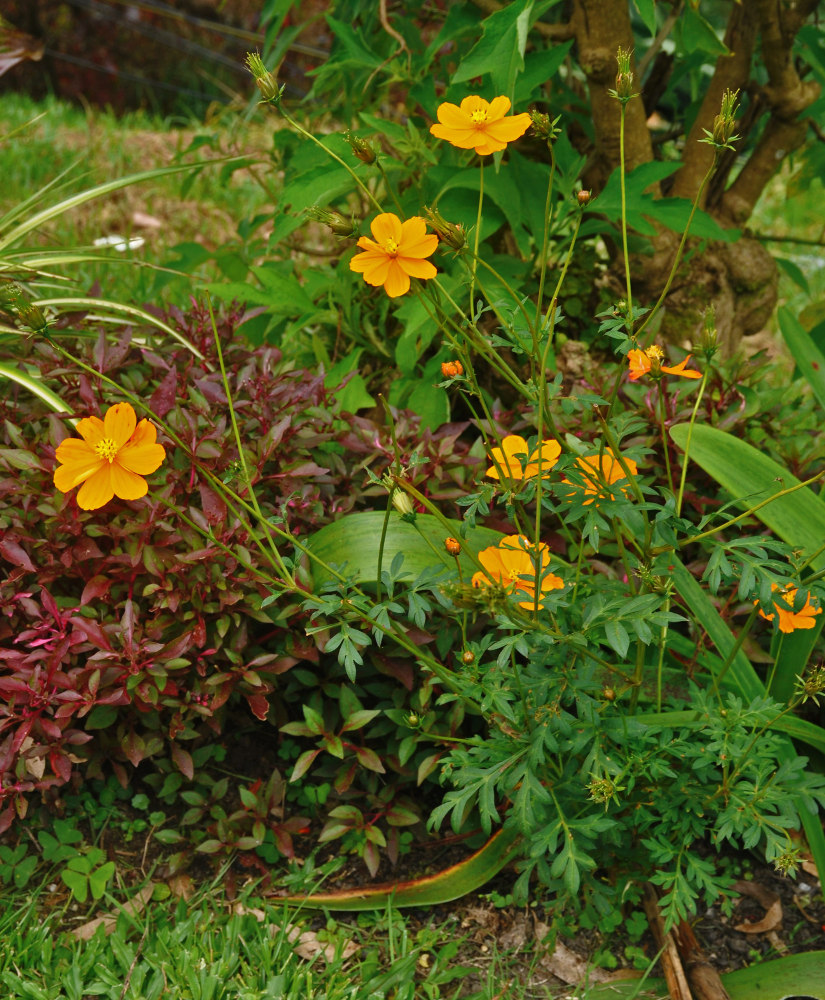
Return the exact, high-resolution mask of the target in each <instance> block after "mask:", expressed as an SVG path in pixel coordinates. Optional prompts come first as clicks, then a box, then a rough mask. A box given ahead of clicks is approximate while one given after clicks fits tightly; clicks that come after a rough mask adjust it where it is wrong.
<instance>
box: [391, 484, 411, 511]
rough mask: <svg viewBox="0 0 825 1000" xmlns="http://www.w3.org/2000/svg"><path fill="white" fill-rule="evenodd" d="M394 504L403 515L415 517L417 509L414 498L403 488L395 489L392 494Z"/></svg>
mask: <svg viewBox="0 0 825 1000" xmlns="http://www.w3.org/2000/svg"><path fill="white" fill-rule="evenodd" d="M392 505H393V507H395V509H396V510H397V511H398V513H399V514H401V515H402V516H403V517H409V516H413V517H415V509H414V508H413V505H412V500H410V498H409V497H408V496H407V494H406V493H405V492H404V491H403V490H394V491H393V494H392Z"/></svg>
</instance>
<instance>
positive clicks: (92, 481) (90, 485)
mask: <svg viewBox="0 0 825 1000" xmlns="http://www.w3.org/2000/svg"><path fill="white" fill-rule="evenodd" d="M111 468H112V466H111V465H110V464H109V462H103V463H102V465H101V467H100V468H99V469H98V471H97V472H96V473H95V474H94V475H93V476H90V477H89V478H88V479H87V480H86V482H85V483H84V484H83V485H82V486H81V487H80V489H79V490H78V491H77V506H78V507H80V508H81V510H97V509H98V508H99V507H105V506H106V504H107V503H108V502H109V501H110V500H111V499H112V497H113V496H114V495H115V491H114V490H113V489H112V477H111V473H110V470H111Z"/></svg>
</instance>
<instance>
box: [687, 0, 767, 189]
mask: <svg viewBox="0 0 825 1000" xmlns="http://www.w3.org/2000/svg"><path fill="white" fill-rule="evenodd" d="M771 2H774V0H771ZM756 31H757V21H756V18H754V17H753V14H752V12H750V11H749V10H747V9H746V6H745V4H734V6H733V9H732V10H731V13H730V18H729V19H728V26H727V28H726V30H725V45H726V46H727V48H728V51H729V53H730V54H729V55H721V56H719V58H718V59H717V60H716V69H715V70H714V73H713V78H712V79H711V81H710V85H709V86H708V89H707V91H706V93H705V98H704V100H703V101H702V107H701V108H700V109H699V114H698V115H697V116H696V121H695V122H694V123H693V127H692V128H691V130H690V133H689V134H688V137H687V141H686V143H685V155H684V157H683V165H682V168H681V170H679V172H678V173H677V174H676V176H675V178H674V181H673V187H672V188H671V190H670V194H671V195H672V196H673V197H676V198H687V199H688V200H689V201H693V199H694V198H695V197H696V194H697V192H698V191H699V187H700V185H701V183H702V178H703V177H704V176H705V174H706V173H707V172H708V170H709V169H710V167H711V164H712V163H713V157H714V155H715V154H714V150H713V147H712V146H709V145H708V144H707V143H704V142H700V140H701V139H703V138H704V137H705V132H704V130H705V129H707V130H708V132H711V131H712V130H713V119H714V118H715V117H716V115H718V114H719V109H720V108H721V106H722V95H723V94H724V92H725V91H726V90H743V89H744V88H745V86H746V85H747V83H748V80H749V78H750V71H751V57H752V55H753V47H754V45H755V43H756ZM705 200H706V196H705V197H703V199H702V204H701V205H700V206H699V207H700V208H704V207H705Z"/></svg>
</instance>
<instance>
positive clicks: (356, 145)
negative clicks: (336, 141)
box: [344, 132, 378, 163]
mask: <svg viewBox="0 0 825 1000" xmlns="http://www.w3.org/2000/svg"><path fill="white" fill-rule="evenodd" d="M344 138H345V139H346V140H347V142H348V143H349V144H350V146H351V147H352V151H353V153H355V155H356V156H357V157H358V159H359V160H360V161H361V162H362V163H375V161H376V160H377V159H378V154H377V152H376V150H375V147H374V146H373V145H372V144H371V143H369V142H367V140H366V139H361V138H359V137H358V136H357V135H353V134H352V132H345V133H344Z"/></svg>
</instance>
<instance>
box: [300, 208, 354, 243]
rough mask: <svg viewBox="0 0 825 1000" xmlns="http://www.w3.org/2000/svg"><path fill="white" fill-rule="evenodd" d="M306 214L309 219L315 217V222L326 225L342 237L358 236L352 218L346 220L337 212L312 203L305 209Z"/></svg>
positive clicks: (351, 237) (352, 237)
mask: <svg viewBox="0 0 825 1000" xmlns="http://www.w3.org/2000/svg"><path fill="white" fill-rule="evenodd" d="M306 214H307V215H308V216H309V217H310V219H315V221H316V222H320V223H321V224H322V225H324V226H327V227H328V228H329V229H330V231H331V232H333V233H334V234H335V235H336V236H340V237H341V238H342V239H352V240H354V239H355V238H356V237H357V236H358V229H357V227H356V225H355V223H354V222H353V221H352V220H350V221H349V222H347V220H346V219H345V218H344V217H343V215H341V214H340V213H339V212H333V211H331V210H330V209H327V208H319V207H318V206H317V205H313V206H312V207H311V208H308V209H307V210H306Z"/></svg>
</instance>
